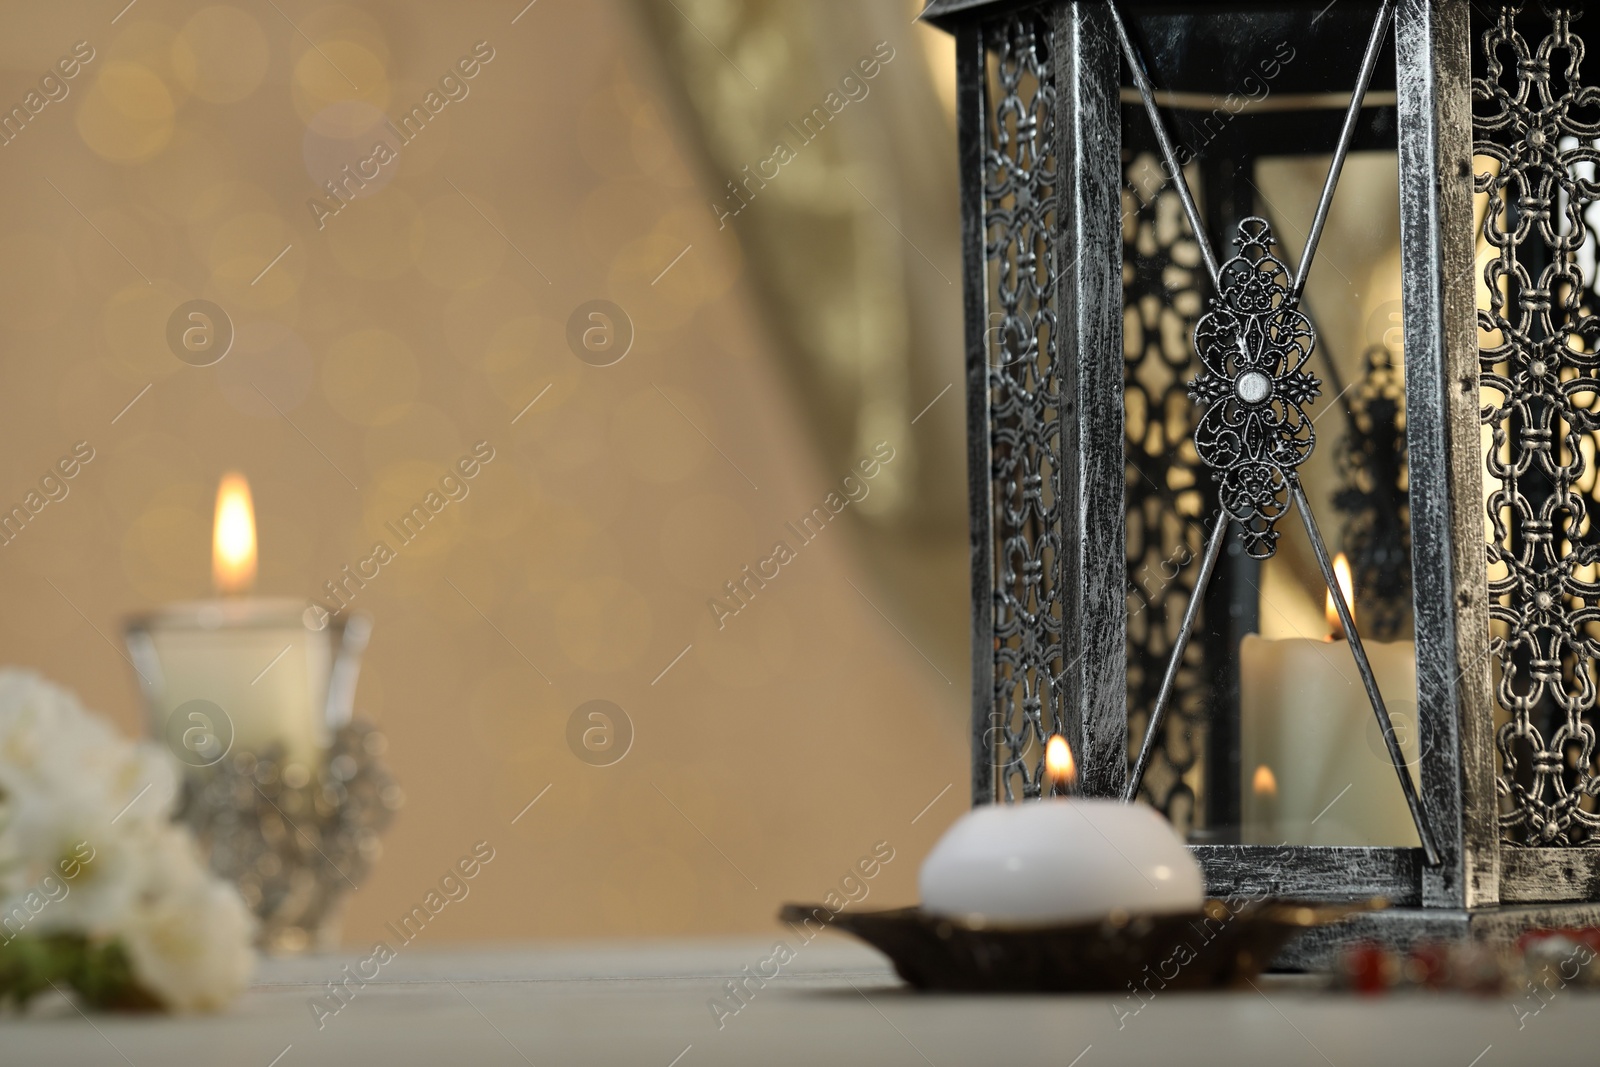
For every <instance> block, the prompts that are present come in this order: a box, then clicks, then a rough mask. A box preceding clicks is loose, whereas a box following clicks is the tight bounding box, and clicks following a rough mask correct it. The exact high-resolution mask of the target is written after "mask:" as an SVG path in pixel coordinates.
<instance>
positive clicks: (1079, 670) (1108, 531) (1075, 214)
mask: <svg viewBox="0 0 1600 1067" xmlns="http://www.w3.org/2000/svg"><path fill="white" fill-rule="evenodd" d="M1055 13H1056V14H1055V17H1056V23H1055V30H1054V41H1055V47H1054V50H1053V51H1054V62H1055V74H1056V77H1055V82H1056V86H1057V99H1056V114H1057V122H1056V129H1057V130H1058V131H1059V135H1058V137H1059V147H1058V159H1059V160H1060V170H1061V181H1060V185H1059V193H1058V196H1059V204H1058V217H1059V220H1060V222H1059V225H1058V232H1059V234H1060V237H1059V239H1058V240H1057V241H1056V242H1055V255H1056V259H1057V263H1056V271H1055V272H1056V284H1057V292H1058V294H1059V295H1058V298H1057V306H1058V307H1059V308H1060V311H1061V317H1060V320H1059V329H1060V331H1061V337H1060V343H1059V344H1058V346H1057V350H1058V359H1057V371H1058V373H1059V374H1060V376H1061V382H1060V384H1061V398H1062V403H1061V407H1062V410H1061V449H1060V455H1061V468H1060V470H1059V471H1057V472H1056V477H1057V493H1058V494H1059V496H1060V501H1061V508H1060V515H1061V527H1060V529H1061V540H1060V545H1059V549H1058V552H1059V558H1058V559H1057V561H1056V566H1057V568H1058V569H1059V572H1060V575H1061V579H1060V588H1061V590H1062V613H1061V614H1062V618H1061V623H1062V636H1063V648H1062V653H1063V668H1064V669H1063V677H1062V679H1061V682H1060V685H1059V686H1058V687H1057V688H1058V694H1059V696H1058V699H1059V700H1060V701H1061V703H1062V712H1063V719H1064V726H1065V727H1066V730H1067V735H1068V737H1069V738H1071V739H1074V744H1075V747H1077V748H1078V749H1079V751H1080V753H1081V755H1082V759H1081V761H1080V765H1081V767H1082V768H1083V790H1084V792H1085V793H1086V794H1088V795H1091V796H1106V797H1116V796H1120V795H1121V793H1122V790H1123V785H1124V782H1125V781H1126V779H1127V774H1128V714H1127V655H1128V653H1127V629H1128V620H1127V610H1128V609H1127V596H1128V586H1127V562H1126V551H1127V549H1126V545H1125V538H1126V532H1125V531H1126V523H1127V518H1126V511H1125V508H1126V503H1125V490H1126V481H1127V474H1126V469H1127V468H1126V459H1125V457H1124V454H1123V449H1124V429H1123V388H1124V387H1123V378H1124V358H1123V342H1122V327H1123V303H1122V110H1121V96H1120V89H1121V69H1122V68H1121V63H1122V59H1121V52H1120V48H1119V45H1118V42H1117V37H1116V30H1115V25H1114V23H1113V21H1112V17H1111V12H1110V9H1109V7H1108V6H1107V5H1106V4H1104V3H1099V2H1090V0H1068V2H1064V3H1061V4H1059V5H1058V6H1057V7H1056V9H1055Z"/></svg>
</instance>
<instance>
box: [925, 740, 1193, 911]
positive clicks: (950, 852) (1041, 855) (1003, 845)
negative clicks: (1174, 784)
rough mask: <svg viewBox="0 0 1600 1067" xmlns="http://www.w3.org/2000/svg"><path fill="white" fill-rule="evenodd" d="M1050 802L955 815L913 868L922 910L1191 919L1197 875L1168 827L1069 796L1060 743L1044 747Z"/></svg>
mask: <svg viewBox="0 0 1600 1067" xmlns="http://www.w3.org/2000/svg"><path fill="white" fill-rule="evenodd" d="M1045 773H1046V775H1047V776H1048V792H1049V794H1050V795H1049V796H1047V797H1044V798H1042V799H1040V800H1038V801H1036V802H1026V803H1021V804H986V805H983V806H982V807H978V808H974V809H973V810H971V811H969V812H967V813H966V814H964V815H962V816H961V818H960V819H958V820H956V822H955V824H954V825H953V826H951V827H950V829H949V830H947V831H946V832H945V835H944V836H943V837H942V838H940V839H939V843H938V844H937V845H935V846H934V848H933V851H932V852H930V853H929V854H928V858H927V860H926V861H924V863H923V865H922V875H921V880H920V886H921V890H922V906H923V908H924V909H925V910H927V911H929V912H931V913H934V914H937V915H945V916H949V917H952V918H958V919H962V920H964V921H967V922H970V923H1021V924H1029V923H1033V924H1045V923H1072V922H1088V921H1093V920H1096V919H1101V918H1104V917H1106V916H1108V915H1110V914H1111V913H1112V912H1114V911H1121V912H1125V913H1130V914H1140V913H1144V914H1157V913H1173V912H1186V911H1198V910H1199V908H1200V905H1201V902H1202V898H1203V896H1204V884H1203V880H1202V878H1201V876H1200V867H1199V865H1198V864H1196V863H1195V860H1194V857H1193V856H1192V855H1191V854H1190V852H1189V849H1188V847H1187V846H1186V845H1185V844H1184V842H1183V839H1182V838H1180V837H1179V836H1178V834H1177V833H1176V832H1175V831H1174V830H1173V829H1172V826H1171V824H1170V823H1168V822H1167V820H1166V819H1164V818H1162V817H1161V815H1159V814H1158V813H1157V812H1156V811H1155V810H1154V809H1152V808H1150V807H1149V806H1148V805H1145V804H1142V803H1136V804H1124V803H1122V802H1121V801H1117V800H1104V799H1091V798H1085V797H1078V796H1073V795H1070V794H1071V793H1072V792H1073V790H1074V788H1075V785H1076V778H1077V775H1076V768H1075V767H1074V765H1073V759H1072V749H1071V748H1070V747H1069V746H1068V744H1067V741H1066V739H1065V738H1063V737H1061V736H1060V735H1056V736H1054V737H1052V738H1050V741H1049V744H1048V745H1047V746H1046V748H1045Z"/></svg>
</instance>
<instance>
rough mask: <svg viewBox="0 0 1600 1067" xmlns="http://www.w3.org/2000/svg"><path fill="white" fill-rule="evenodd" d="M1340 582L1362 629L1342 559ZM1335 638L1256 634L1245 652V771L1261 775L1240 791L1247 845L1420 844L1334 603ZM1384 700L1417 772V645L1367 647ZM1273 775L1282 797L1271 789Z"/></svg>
mask: <svg viewBox="0 0 1600 1067" xmlns="http://www.w3.org/2000/svg"><path fill="white" fill-rule="evenodd" d="M1333 569H1334V576H1335V578H1336V579H1337V580H1338V583H1339V586H1340V590H1341V591H1342V592H1343V593H1344V598H1345V603H1346V604H1348V605H1349V606H1350V615H1351V618H1352V620H1355V621H1356V624H1357V626H1358V627H1359V625H1360V621H1359V618H1358V617H1357V613H1356V605H1355V601H1354V598H1353V595H1352V589H1351V587H1352V585H1353V583H1352V581H1351V576H1350V564H1349V561H1348V560H1346V559H1345V556H1344V554H1343V553H1340V554H1339V556H1338V557H1337V558H1336V559H1335V560H1334V564H1333ZM1325 611H1326V613H1327V617H1328V627H1329V635H1328V637H1327V638H1325V639H1324V640H1320V641H1319V640H1312V639H1309V638H1297V639H1288V640H1269V639H1266V638H1263V637H1261V636H1260V635H1258V634H1249V635H1246V637H1245V638H1244V641H1243V642H1242V643H1241V645H1240V649H1239V655H1240V665H1239V737H1240V756H1241V759H1240V766H1241V767H1243V768H1245V773H1247V774H1249V773H1251V770H1250V769H1251V768H1255V769H1256V770H1255V772H1254V774H1253V776H1252V778H1251V780H1250V781H1248V782H1245V783H1243V785H1244V788H1243V790H1242V791H1241V794H1242V795H1241V801H1242V804H1241V808H1242V812H1241V815H1242V818H1241V822H1242V824H1243V825H1242V826H1241V837H1242V839H1243V841H1244V842H1245V843H1246V844H1263V845H1264V844H1272V845H1275V844H1280V843H1288V844H1291V845H1370V846H1411V847H1415V846H1417V845H1418V844H1419V841H1418V839H1417V831H1416V826H1415V824H1414V823H1413V822H1412V820H1411V811H1410V809H1409V808H1408V807H1407V806H1406V802H1405V794H1404V793H1402V792H1401V790H1400V783H1399V782H1397V781H1396V780H1395V773H1394V766H1393V764H1392V763H1391V762H1390V760H1389V756H1388V753H1387V751H1386V749H1385V747H1384V744H1383V735H1382V733H1381V732H1380V730H1379V728H1378V725H1377V720H1376V718H1375V717H1374V715H1373V711H1372V704H1371V702H1370V701H1369V700H1368V699H1367V691H1366V688H1365V687H1364V686H1363V684H1362V681H1361V672H1360V671H1359V670H1357V669H1356V662H1355V656H1354V655H1353V654H1352V653H1351V651H1350V645H1349V642H1347V641H1346V640H1345V639H1344V637H1345V635H1344V632H1343V630H1342V628H1341V627H1340V626H1339V617H1338V613H1337V611H1336V609H1335V608H1334V604H1333V596H1332V595H1331V593H1330V594H1326V595H1325ZM1363 646H1364V647H1365V649H1366V652H1367V660H1368V662H1369V663H1370V664H1371V665H1372V673H1373V677H1374V678H1375V679H1376V680H1377V683H1378V691H1379V692H1380V693H1382V694H1383V696H1384V700H1385V702H1386V703H1387V705H1388V707H1389V710H1390V712H1391V714H1392V715H1393V716H1394V718H1395V720H1396V739H1397V740H1398V741H1399V742H1400V747H1401V750H1402V751H1403V752H1404V753H1405V756H1406V761H1407V763H1408V764H1414V763H1415V762H1416V755H1417V745H1418V741H1417V736H1416V729H1415V723H1414V722H1408V721H1407V720H1408V719H1409V718H1410V717H1409V716H1404V715H1402V714H1397V710H1398V709H1397V705H1399V706H1400V707H1403V706H1405V705H1407V704H1409V703H1410V702H1411V701H1412V700H1414V699H1415V695H1416V691H1417V653H1416V645H1415V644H1414V643H1413V642H1410V641H1392V642H1379V641H1364V642H1363ZM1263 770H1264V771H1266V776H1267V778H1269V779H1270V781H1271V788H1270V789H1265V788H1262V785H1263V784H1264V783H1263V779H1262V775H1261V772H1262V771H1263Z"/></svg>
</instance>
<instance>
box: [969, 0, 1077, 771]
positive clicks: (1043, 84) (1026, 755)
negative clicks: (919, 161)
mask: <svg viewBox="0 0 1600 1067" xmlns="http://www.w3.org/2000/svg"><path fill="white" fill-rule="evenodd" d="M984 33H985V44H986V46H987V47H988V48H989V49H990V51H991V56H990V70H989V77H988V79H987V84H986V85H985V117H986V120H987V127H988V131H989V137H988V143H987V144H986V145H985V146H984V153H983V225H984V242H985V255H986V258H987V260H988V273H989V293H988V312H989V319H988V322H989V328H988V334H987V337H988V345H987V348H988V351H987V358H988V361H989V367H988V388H989V410H990V425H989V458H990V482H991V485H992V486H993V499H992V500H991V507H992V514H993V522H994V533H993V545H994V548H993V551H994V552H995V559H994V575H995V590H994V640H995V664H994V667H995V670H994V686H995V689H994V702H993V712H992V714H993V716H994V722H993V728H992V730H991V746H990V747H991V758H992V759H993V760H994V762H995V778H996V781H997V792H998V795H999V797H1000V798H1001V799H1004V800H1006V801H1011V800H1016V799H1018V797H1019V796H1020V797H1031V796H1037V795H1038V794H1039V786H1040V782H1041V780H1042V776H1043V760H1044V742H1045V740H1046V739H1047V738H1048V737H1049V735H1050V734H1051V733H1055V732H1060V731H1063V730H1064V729H1065V725H1064V723H1063V721H1062V710H1061V701H1060V699H1059V696H1058V693H1057V680H1058V679H1059V677H1060V676H1061V674H1062V673H1063V670H1064V666H1065V665H1064V663H1063V660H1064V656H1063V652H1062V634H1061V590H1060V588H1059V581H1060V575H1059V556H1060V550H1061V546H1060V528H1061V522H1060V503H1059V501H1058V499H1057V497H1056V492H1055V483H1056V479H1057V472H1058V471H1059V470H1060V467H1061V376H1060V373H1059V368H1058V367H1057V364H1056V349H1057V328H1056V307H1055V301H1056V294H1055V284H1056V270H1057V265H1056V263H1055V252H1056V238H1055V233H1056V224H1057V210H1056V194H1057V170H1056V167H1057V160H1056V142H1055V107H1056V103H1055V100H1056V92H1055V83H1054V76H1053V69H1052V66H1051V59H1050V35H1049V24H1048V23H1047V22H1046V21H1045V20H1044V19H1043V18H1042V17H1040V16H1038V15H1035V14H1024V15H1020V16H1014V17H1011V18H1008V19H1005V20H1001V21H998V22H996V23H994V24H992V25H991V26H990V27H986V28H985V31H984Z"/></svg>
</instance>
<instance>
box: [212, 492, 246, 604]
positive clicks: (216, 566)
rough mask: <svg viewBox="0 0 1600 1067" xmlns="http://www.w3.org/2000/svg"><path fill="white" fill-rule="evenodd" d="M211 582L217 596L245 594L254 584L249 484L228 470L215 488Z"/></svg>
mask: <svg viewBox="0 0 1600 1067" xmlns="http://www.w3.org/2000/svg"><path fill="white" fill-rule="evenodd" d="M211 579H212V581H213V582H214V583H215V584H216V587H217V592H219V593H247V592H249V591H250V587H251V586H252V585H254V584H255V581H256V515H255V508H254V507H253V506H252V505H251V502H250V483H249V482H247V481H245V478H244V475H242V474H238V473H235V472H233V471H229V472H228V473H227V474H224V475H223V476H222V482H221V484H219V485H218V486H217V519H216V527H215V529H214V531H213V533H212V538H211Z"/></svg>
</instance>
